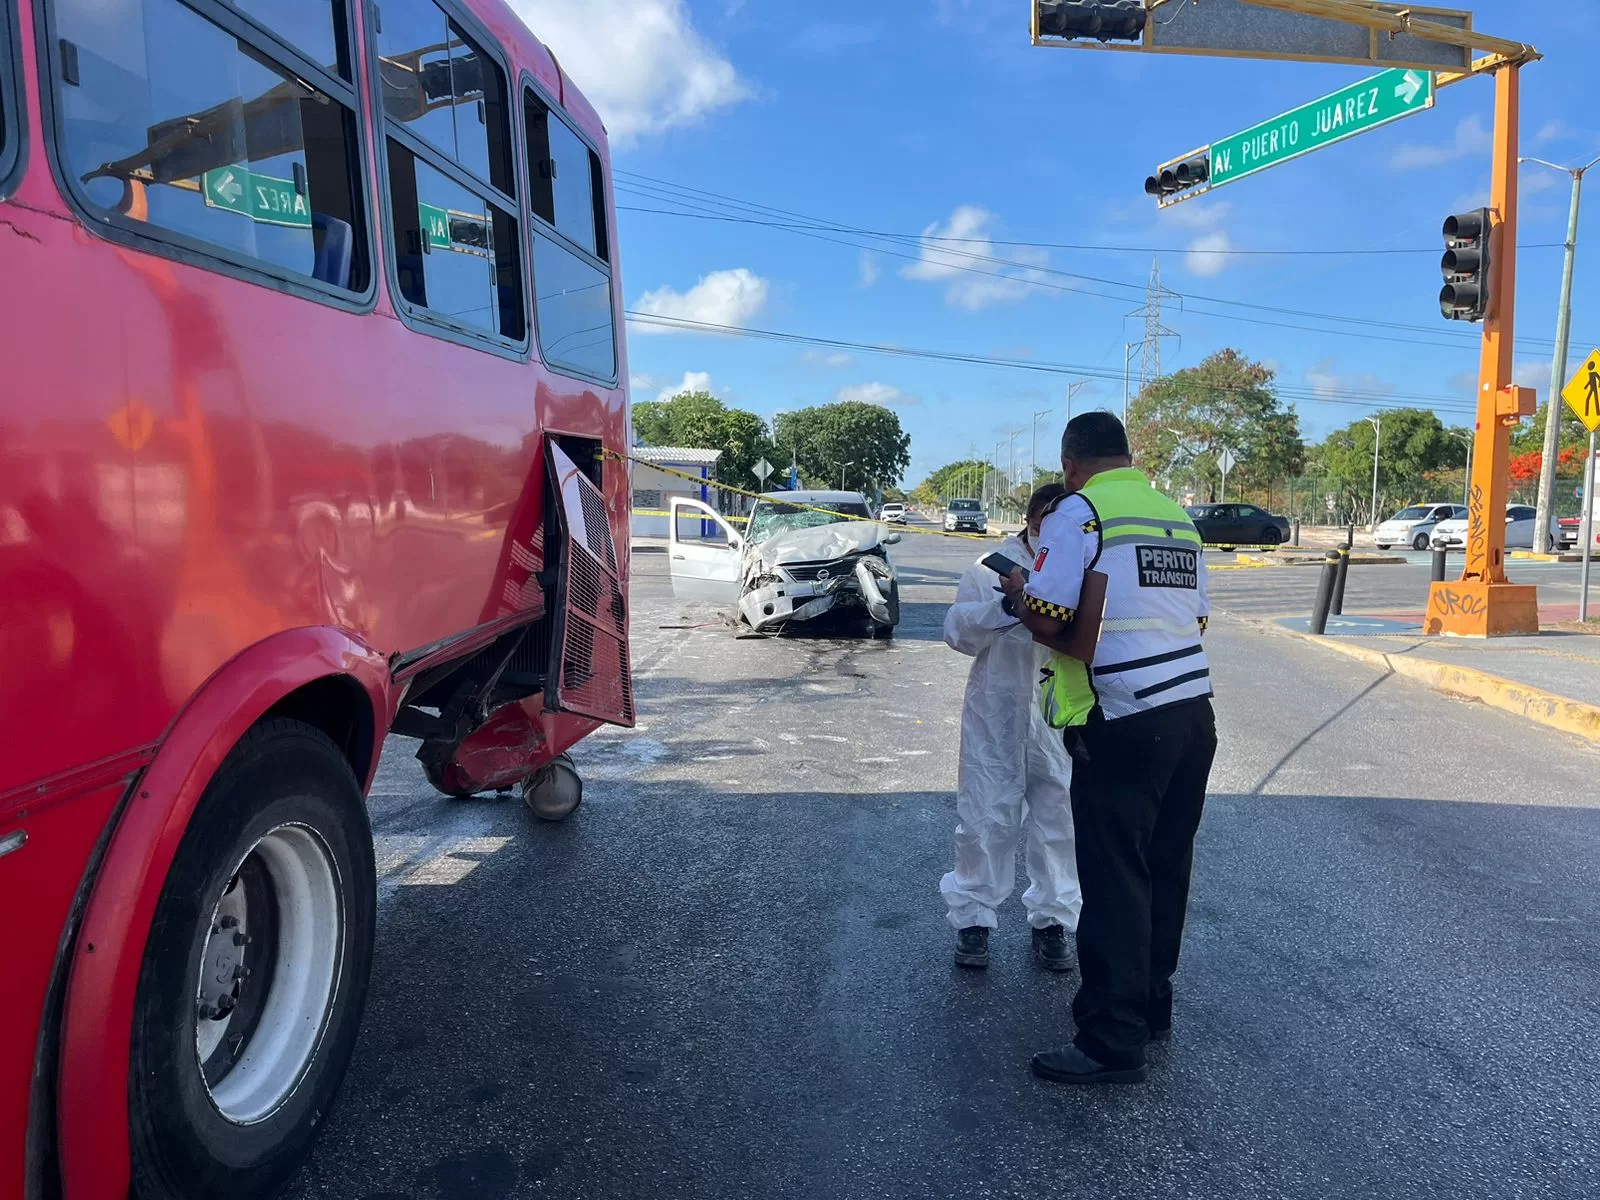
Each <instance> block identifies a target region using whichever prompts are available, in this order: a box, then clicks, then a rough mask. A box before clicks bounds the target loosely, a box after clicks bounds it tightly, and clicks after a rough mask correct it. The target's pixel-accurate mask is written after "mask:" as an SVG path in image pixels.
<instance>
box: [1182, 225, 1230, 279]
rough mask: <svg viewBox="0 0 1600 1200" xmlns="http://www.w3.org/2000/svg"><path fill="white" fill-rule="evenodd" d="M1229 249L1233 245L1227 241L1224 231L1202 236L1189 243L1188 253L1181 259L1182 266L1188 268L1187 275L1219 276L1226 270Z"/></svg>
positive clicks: (1220, 230)
mask: <svg viewBox="0 0 1600 1200" xmlns="http://www.w3.org/2000/svg"><path fill="white" fill-rule="evenodd" d="M1231 249H1233V243H1231V242H1230V241H1228V234H1227V231H1226V230H1222V229H1219V230H1217V232H1215V233H1207V234H1203V235H1202V236H1200V237H1197V238H1195V240H1194V241H1192V242H1190V243H1189V252H1188V253H1187V254H1186V255H1184V258H1183V262H1184V266H1186V267H1188V268H1189V274H1191V275H1199V276H1201V277H1202V278H1210V277H1211V276H1213V275H1221V274H1222V272H1223V271H1225V270H1227V267H1228V251H1230V250H1231Z"/></svg>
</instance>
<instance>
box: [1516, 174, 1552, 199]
mask: <svg viewBox="0 0 1600 1200" xmlns="http://www.w3.org/2000/svg"><path fill="white" fill-rule="evenodd" d="M1560 184H1561V177H1560V176H1559V175H1557V174H1556V173H1555V172H1554V171H1551V170H1548V169H1545V170H1538V171H1524V172H1523V173H1522V174H1521V176H1520V177H1519V178H1518V181H1517V189H1518V190H1519V191H1520V192H1521V193H1522V194H1523V195H1524V196H1536V195H1538V194H1539V193H1540V192H1548V191H1552V190H1553V189H1555V188H1557V187H1559V186H1560Z"/></svg>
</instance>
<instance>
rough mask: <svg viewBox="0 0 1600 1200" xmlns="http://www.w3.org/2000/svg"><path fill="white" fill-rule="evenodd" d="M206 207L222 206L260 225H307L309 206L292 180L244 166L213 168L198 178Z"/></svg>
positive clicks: (309, 221) (305, 226)
mask: <svg viewBox="0 0 1600 1200" xmlns="http://www.w3.org/2000/svg"><path fill="white" fill-rule="evenodd" d="M200 191H201V193H202V194H203V195H204V196H205V200H206V207H207V208H225V209H227V210H228V211H229V212H236V213H239V214H240V215H241V216H246V217H249V218H250V219H251V220H252V221H257V222H260V223H261V224H263V225H290V226H293V227H294V228H297V229H309V228H311V206H310V204H308V203H307V202H306V197H305V196H304V195H303V194H302V193H300V192H299V191H297V190H295V186H294V180H292V179H278V178H275V177H274V176H271V175H258V174H256V172H254V171H252V170H249V169H248V168H246V167H238V166H230V167H217V168H215V169H213V170H210V171H207V172H205V174H203V175H202V176H201V177H200Z"/></svg>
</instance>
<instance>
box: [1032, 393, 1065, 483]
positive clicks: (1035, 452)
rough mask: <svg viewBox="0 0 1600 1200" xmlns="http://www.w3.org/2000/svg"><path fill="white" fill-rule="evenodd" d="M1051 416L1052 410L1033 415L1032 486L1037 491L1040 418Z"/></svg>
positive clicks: (1044, 410)
mask: <svg viewBox="0 0 1600 1200" xmlns="http://www.w3.org/2000/svg"><path fill="white" fill-rule="evenodd" d="M1067 412H1068V413H1069V414H1070V413H1071V412H1072V385H1071V384H1070V383H1069V384H1068V385H1067ZM1049 415H1050V410H1049V409H1048V408H1046V409H1043V410H1042V411H1040V412H1036V413H1034V414H1033V458H1032V462H1033V482H1032V486H1033V487H1034V488H1035V489H1037V488H1038V486H1039V418H1040V417H1048V416H1049ZM1067 420H1069V421H1070V420H1072V417H1071V416H1070V415H1069V416H1068V417H1067Z"/></svg>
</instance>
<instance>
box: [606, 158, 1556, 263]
mask: <svg viewBox="0 0 1600 1200" xmlns="http://www.w3.org/2000/svg"><path fill="white" fill-rule="evenodd" d="M619 173H620V172H619ZM620 190H622V191H629V192H632V191H638V189H634V188H630V187H623V188H621V189H620ZM638 194H639V195H647V193H645V192H643V191H638ZM617 211H618V212H637V213H651V214H654V215H655V216H661V217H685V218H688V219H691V220H697V221H723V222H727V223H729V224H734V225H759V226H762V227H764V228H768V229H787V230H837V228H838V227H836V226H833V225H826V224H817V223H815V222H811V223H808V222H803V221H776V220H761V219H759V218H756V217H739V216H734V215H732V214H729V213H706V212H680V211H677V210H675V209H670V208H646V207H645V206H643V205H640V204H619V205H617ZM860 233H861V234H862V236H870V237H876V238H890V239H894V240H904V241H923V242H954V243H956V244H975V245H989V246H1014V247H1017V248H1019V249H1026V250H1073V251H1080V252H1087V253H1102V254H1204V255H1207V256H1214V257H1217V258H1250V257H1263V258H1301V257H1326V258H1355V257H1362V256H1386V255H1401V254H1428V255H1433V256H1435V257H1437V255H1438V254H1439V249H1438V248H1437V247H1435V246H1412V247H1406V246H1391V247H1376V248H1366V249H1356V248H1353V247H1352V248H1348V249H1314V250H1305V249H1293V250H1268V249H1264V248H1259V247H1255V248H1246V247H1242V246H1229V247H1228V248H1227V249H1225V250H1223V249H1218V250H1194V249H1191V248H1190V247H1188V246H1122V245H1110V244H1104V243H1094V244H1091V243H1087V242H1030V241H1022V240H1014V239H1010V238H964V237H949V236H947V235H944V234H937V233H890V232H886V231H884V230H878V229H870V230H869V229H863V230H860ZM1561 248H1562V243H1561V242H1524V243H1522V244H1521V245H1519V246H1518V247H1517V249H1518V250H1519V251H1522V250H1559V249H1561Z"/></svg>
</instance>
